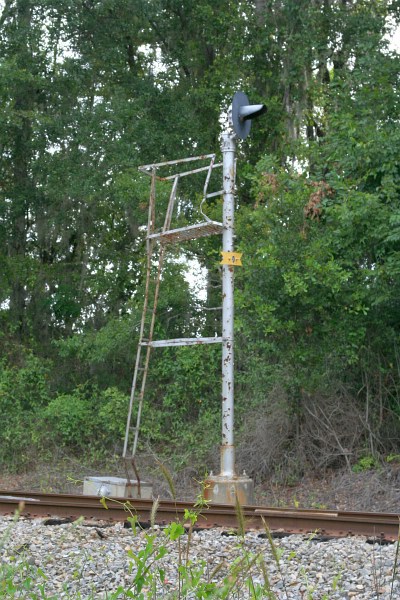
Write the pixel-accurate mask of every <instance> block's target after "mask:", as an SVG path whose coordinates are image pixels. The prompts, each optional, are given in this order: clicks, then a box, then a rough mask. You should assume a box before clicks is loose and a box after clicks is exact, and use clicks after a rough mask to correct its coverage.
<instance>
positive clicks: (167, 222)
mask: <svg viewBox="0 0 400 600" xmlns="http://www.w3.org/2000/svg"><path fill="white" fill-rule="evenodd" d="M178 182H179V175H176V176H175V179H174V183H173V186H172V190H171V194H170V197H169V202H168V207H167V212H166V215H165V221H164V227H163V228H162V231H163V232H165V231H168V229H169V228H170V226H171V219H172V214H173V212H174V206H175V198H176V192H177V188H178Z"/></svg>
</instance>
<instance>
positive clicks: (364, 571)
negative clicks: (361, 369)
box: [0, 517, 400, 600]
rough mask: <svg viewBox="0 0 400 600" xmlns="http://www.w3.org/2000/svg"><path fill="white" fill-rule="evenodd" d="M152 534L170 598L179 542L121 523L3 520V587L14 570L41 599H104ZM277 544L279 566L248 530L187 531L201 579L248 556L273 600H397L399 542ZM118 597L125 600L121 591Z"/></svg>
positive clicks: (162, 594) (162, 593)
mask: <svg viewBox="0 0 400 600" xmlns="http://www.w3.org/2000/svg"><path fill="white" fill-rule="evenodd" d="M153 534H155V536H156V539H155V545H156V546H160V547H161V546H163V545H165V546H166V547H167V550H168V552H167V554H166V555H165V556H164V557H163V558H162V559H160V560H158V561H157V562H156V565H157V566H158V567H162V569H163V570H164V571H165V579H164V584H163V585H161V584H160V585H159V586H158V592H157V598H168V597H172V595H173V593H174V591H175V592H176V587H177V567H178V563H179V547H178V542H177V541H170V540H168V541H167V538H166V535H165V532H164V531H163V530H162V529H155V530H154V531H149V530H145V531H141V530H137V531H136V533H134V532H133V531H132V530H131V529H126V528H124V527H123V525H122V524H120V523H116V524H114V525H112V526H107V527H105V526H102V524H96V525H95V526H89V525H88V523H84V522H78V523H67V524H61V525H45V524H44V522H43V520H39V519H33V520H28V519H24V518H21V519H19V520H17V521H13V519H11V518H8V517H0V561H1V563H2V564H1V565H0V574H1V576H0V587H1V583H2V581H1V579H3V581H5V573H6V572H7V571H8V573H9V566H11V567H12V568H13V569H15V575H14V580H15V581H18V578H21V579H20V580H24V579H25V578H26V577H28V576H31V577H32V580H33V582H34V583H33V584H32V585H33V589H34V590H35V591H38V590H39V586H40V585H43V586H44V590H45V593H46V596H40V597H50V596H52V597H55V598H60V599H61V598H77V597H79V598H82V599H84V598H98V599H102V598H107V597H109V595H110V594H111V593H112V592H115V590H117V588H118V587H119V586H122V587H123V588H125V589H129V588H130V587H131V584H132V580H133V577H134V574H135V570H136V567H135V560H134V559H133V555H134V556H137V555H138V553H139V552H140V551H141V550H143V549H144V548H145V546H146V540H147V538H146V536H148V535H153ZM187 542H188V536H187V535H186V534H184V535H182V536H181V538H180V546H181V548H180V551H181V557H182V561H183V562H184V561H185V560H186V545H187ZM274 546H275V548H276V553H277V554H278V556H279V561H280V568H279V567H278V565H277V562H276V559H275V558H274V557H273V552H272V550H271V545H270V542H269V541H268V539H267V538H266V537H260V535H259V532H248V533H246V535H245V536H244V540H241V538H238V537H237V536H231V535H226V532H224V531H222V530H219V529H212V530H203V531H198V532H193V533H192V536H191V540H190V545H189V558H190V560H191V561H192V562H193V563H194V564H195V565H196V564H199V563H201V561H204V563H205V566H204V574H205V579H206V578H207V576H210V574H211V573H212V572H213V571H214V569H215V568H216V567H217V566H218V565H222V567H221V568H220V569H219V571H218V573H216V575H215V578H214V581H218V580H222V579H223V578H224V577H226V576H227V574H228V571H229V569H230V568H231V566H232V564H233V563H234V561H235V559H240V558H241V557H243V556H244V555H245V554H246V552H250V553H252V555H259V556H260V557H263V558H264V560H265V564H266V568H267V573H268V577H269V580H270V583H271V589H272V590H273V591H274V593H275V595H276V598H278V599H281V598H282V599H291V600H292V599H293V600H298V599H301V598H307V599H321V600H322V599H326V600H334V599H341V600H345V599H346V600H347V599H350V598H355V599H360V600H364V599H373V598H374V599H375V598H382V599H383V600H386V599H390V598H393V599H399V598H400V576H399V567H398V568H397V573H394V570H395V563H396V550H397V545H396V544H387V545H381V544H379V543H368V542H367V540H366V539H365V538H361V537H353V538H342V539H330V540H326V541H322V540H321V539H320V538H318V537H317V536H309V535H307V536H302V535H292V536H288V537H283V538H282V539H275V540H274ZM150 562H152V561H151V560H150V561H149V564H150ZM38 569H39V571H38ZM253 569H254V570H253V573H254V576H253V580H254V582H255V583H262V582H263V576H262V572H261V570H260V568H258V567H257V566H256V565H255V566H254V567H253ZM41 572H43V575H42V574H41ZM8 577H10V574H8ZM35 586H36V588H37V589H36V588H35ZM143 591H144V592H146V590H145V589H144V590H143ZM1 597H3V596H1ZM5 597H7V596H5ZM14 597H21V598H22V597H24V598H29V597H30V596H28V595H26V596H14ZM120 597H121V598H123V597H124V596H123V594H122V593H121V595H120ZM187 597H188V598H189V597H190V598H194V597H195V595H194V594H192V595H191V596H190V595H188V596H187ZM248 597H249V596H248V593H247V592H246V588H245V587H244V586H243V587H241V588H240V587H239V588H237V586H236V587H235V590H234V592H232V595H231V596H230V598H243V599H245V598H248ZM265 597H267V596H265Z"/></svg>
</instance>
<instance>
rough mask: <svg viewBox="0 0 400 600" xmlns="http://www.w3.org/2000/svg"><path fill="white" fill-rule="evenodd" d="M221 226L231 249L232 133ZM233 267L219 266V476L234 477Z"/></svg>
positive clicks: (225, 147)
mask: <svg viewBox="0 0 400 600" xmlns="http://www.w3.org/2000/svg"><path fill="white" fill-rule="evenodd" d="M221 149H222V156H223V225H224V231H223V234H222V249H223V251H224V252H233V250H234V247H233V245H234V209H235V149H236V144H235V134H233V133H223V134H222V146H221ZM233 271H234V267H233V266H232V265H222V445H221V473H220V474H221V476H224V477H234V476H235V446H234V436H233V426H234V406H233V404H234V352H233V317H234V305H233V283H234V282H233V277H234V273H233Z"/></svg>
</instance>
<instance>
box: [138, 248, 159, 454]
mask: <svg viewBox="0 0 400 600" xmlns="http://www.w3.org/2000/svg"><path fill="white" fill-rule="evenodd" d="M164 256H165V246H164V244H161V246H160V254H159V261H158V268H157V276H156V282H155V290H154V302H153V309H152V315H151V322H150V330H149V338H148V339H149V342H151V341H152V339H153V333H154V326H155V322H156V312H157V304H158V298H159V292H160V281H161V271H162V267H163V263H164ZM151 350H152V347H151V346H150V345H148V346H147V351H146V356H145V361H144V368H143V376H142V383H141V387H140V392H139V403H138V414H137V418H136V427H135V434H134V441H133V447H132V458H134V456H135V454H136V448H137V443H138V438H139V427H140V421H141V417H142V406H143V397H144V390H145V387H146V380H147V373H148V370H149V363H150V354H151Z"/></svg>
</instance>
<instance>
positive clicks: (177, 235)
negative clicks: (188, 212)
mask: <svg viewBox="0 0 400 600" xmlns="http://www.w3.org/2000/svg"><path fill="white" fill-rule="evenodd" d="M223 229H224V226H223V225H222V223H218V222H217V221H204V222H203V223H197V224H196V225H189V226H188V227H182V228H181V229H170V230H169V231H162V232H161V233H152V234H150V235H149V236H148V239H152V240H159V241H160V242H162V243H164V244H175V243H176V242H185V241H188V240H196V239H197V238H200V237H206V236H209V235H215V234H217V233H219V234H221V233H222V232H223Z"/></svg>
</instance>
